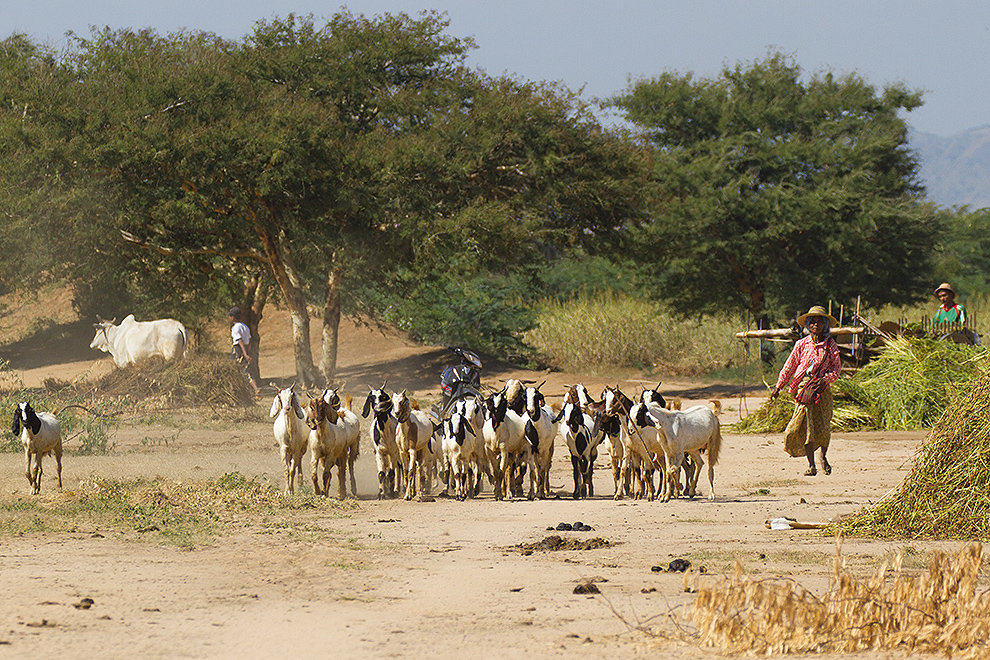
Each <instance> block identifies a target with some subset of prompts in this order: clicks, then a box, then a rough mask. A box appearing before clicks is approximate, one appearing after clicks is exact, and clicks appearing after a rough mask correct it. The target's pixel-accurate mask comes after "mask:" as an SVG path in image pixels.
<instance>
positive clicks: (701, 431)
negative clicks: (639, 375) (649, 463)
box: [645, 403, 722, 502]
mask: <svg viewBox="0 0 990 660" xmlns="http://www.w3.org/2000/svg"><path fill="white" fill-rule="evenodd" d="M645 405H646V409H647V411H648V415H647V416H646V420H652V421H651V422H650V423H652V424H653V425H655V426H656V427H657V429H658V431H659V434H660V444H661V445H662V446H663V453H664V455H665V457H666V463H667V478H666V480H665V484H664V488H663V497H662V499H663V501H664V502H667V501H669V500H670V498H671V497H676V496H677V495H679V492H678V491H679V490H680V484H679V480H678V476H679V472H680V469H681V463H682V462H683V460H684V455H685V454H687V455H689V456H690V457H691V458H692V460H693V461H694V463H695V465H694V476H693V478H691V477H689V478H688V479H687V484H686V485H685V487H686V488H688V489H689V490H688V494H689V495H690V496H692V497H693V496H694V495H695V494H696V493H697V490H698V477H699V475H700V474H701V468H702V467H704V465H705V462H704V461H703V460H702V458H701V450H702V449H705V448H707V449H708V485H709V486H710V487H711V492H710V493H709V495H708V499H710V500H714V499H715V465H716V463H718V459H719V453H720V452H721V449H722V432H721V426H720V424H719V421H718V417H716V416H715V413H714V412H712V410H711V408H709V407H708V406H703V405H702V406H693V407H691V408H688V409H687V410H673V411H671V410H667V409H666V408H664V407H662V406H661V405H659V404H658V403H648V404H645Z"/></svg>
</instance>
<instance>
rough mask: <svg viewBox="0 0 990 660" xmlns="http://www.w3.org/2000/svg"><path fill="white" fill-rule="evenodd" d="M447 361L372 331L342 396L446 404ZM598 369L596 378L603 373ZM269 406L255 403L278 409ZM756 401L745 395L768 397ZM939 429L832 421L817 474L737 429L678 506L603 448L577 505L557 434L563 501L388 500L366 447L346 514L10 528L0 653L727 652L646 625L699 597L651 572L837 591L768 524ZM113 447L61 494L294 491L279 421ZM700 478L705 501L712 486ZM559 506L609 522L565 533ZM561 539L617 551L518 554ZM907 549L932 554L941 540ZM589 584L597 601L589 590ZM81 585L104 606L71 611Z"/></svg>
mask: <svg viewBox="0 0 990 660" xmlns="http://www.w3.org/2000/svg"><path fill="white" fill-rule="evenodd" d="M273 316H274V315H273ZM276 320H277V319H273V320H272V321H270V322H271V323H274V322H275V321H276ZM263 329H265V328H264V326H263ZM278 332H282V330H278V329H276V328H275V327H274V326H273V327H272V328H270V329H269V332H268V334H266V335H265V336H266V337H267V341H266V343H265V344H263V357H262V364H263V374H265V376H266V377H265V380H266V381H268V380H277V379H280V378H285V377H291V372H292V363H291V355H287V354H286V353H285V352H284V351H282V352H280V351H279V347H280V346H282V347H284V346H285V344H284V343H282V340H280V339H279V337H278ZM266 349H267V352H266ZM86 350H88V349H86ZM96 357H98V356H95V355H88V356H87V355H85V353H83V355H82V356H80V357H79V359H76V360H69V361H66V362H60V363H58V364H43V362H44V360H40V359H39V360H37V361H38V362H40V363H39V364H35V363H31V361H30V356H29V355H27V353H25V354H24V355H20V356H18V357H17V359H20V360H22V363H23V364H24V365H25V368H22V369H17V364H16V362H15V360H12V361H11V362H12V364H13V365H14V366H15V369H17V372H18V374H19V375H20V376H21V377H22V378H23V379H24V380H25V382H26V383H28V384H36V383H40V382H41V380H42V379H43V378H44V377H47V376H52V375H54V376H56V377H59V378H71V377H73V376H74V375H76V374H79V373H82V372H85V371H89V372H90V373H96V372H98V371H99V370H102V369H106V368H108V367H107V366H106V364H105V361H104V362H100V363H96V364H94V363H95V362H96V361H95V358H96ZM445 360H446V356H445V355H444V354H443V351H442V350H437V349H429V348H423V347H418V346H414V345H411V344H410V343H408V342H403V341H402V340H401V338H397V337H394V336H384V335H382V334H381V333H378V332H375V331H370V330H368V329H363V328H360V327H356V326H354V327H350V326H349V329H348V332H347V333H345V336H344V339H343V341H342V345H341V358H340V364H341V371H342V379H343V380H346V381H348V385H347V387H346V389H347V390H349V391H353V392H354V393H355V394H356V395H357V396H362V397H363V394H364V393H365V392H367V387H368V386H369V385H375V386H377V385H379V384H381V381H382V380H383V379H384V378H386V377H387V378H388V379H389V387H390V388H398V387H409V388H410V389H411V390H413V391H414V393H415V394H416V396H419V397H421V398H424V399H427V400H429V399H430V398H431V397H435V395H436V391H437V390H436V385H435V384H434V383H435V380H436V375H437V373H438V372H439V369H438V366H439V365H441V364H442V363H443V362H444V361H445ZM508 375H517V376H518V375H526V376H527V377H529V378H533V379H540V380H542V379H543V378H548V380H549V382H548V383H547V385H545V386H544V390H545V391H547V392H550V393H553V392H559V391H561V389H560V388H561V387H562V385H563V384H564V383H566V382H568V381H573V380H575V379H577V378H578V377H576V376H573V375H566V374H538V373H537V374H522V373H520V372H508V371H505V370H502V369H500V368H492V369H488V368H486V371H485V376H486V377H485V381H486V382H489V383H492V384H496V383H497V382H498V380H499V379H500V378H505V377H508ZM624 377H629V375H628V374H625V375H622V376H619V377H615V378H613V379H612V380H610V381H608V382H610V383H612V384H615V383H616V382H618V384H620V385H621V386H622V387H623V389H624V390H626V391H627V392H635V391H636V390H637V388H638V386H639V384H641V382H640V380H639V377H633V378H632V379H631V380H625V379H623V378H624ZM584 380H585V382H586V383H588V384H589V386H590V387H591V389H592V390H593V391H595V390H597V391H600V387H601V385H602V384H603V383H604V382H605V381H604V380H602V379H600V378H587V379H584ZM663 389H664V390H665V391H666V392H668V393H669V392H680V393H681V395H682V396H684V398H685V399H686V401H685V403H688V402H690V401H698V402H701V403H704V402H705V401H707V400H708V399H709V398H721V399H722V400H723V404H724V406H725V408H726V412H725V413H724V415H723V421H724V422H731V421H734V420H735V419H737V418H738V416H739V414H740V412H739V409H740V407H741V405H740V400H739V399H738V398H732V394H733V390H732V388H727V387H722V386H719V385H718V384H697V383H668V384H665V386H664V388H663ZM269 402H270V399H269V400H268V401H263V402H260V403H259V405H261V406H264V407H265V409H266V410H267V406H268V405H269ZM758 404H759V400H757V399H754V398H749V399H748V408H749V409H750V410H755V409H756V407H757V406H758ZM923 437H924V436H923V434H922V433H849V434H836V435H835V437H834V439H833V444H832V449H831V451H830V452H829V457H830V459H831V461H832V464H833V466H834V468H835V471H834V472H833V474H832V475H831V476H824V475H821V474H820V475H819V476H818V477H814V478H811V477H804V476H802V473H803V472H804V469H805V465H804V461H803V459H802V460H795V459H790V458H789V457H787V456H786V455H785V454H784V452H783V443H782V438H781V437H780V436H778V435H767V436H744V435H731V434H726V436H725V444H724V449H723V453H722V460H721V462H720V463H719V465H718V467H717V468H716V477H715V479H716V481H715V486H716V493H717V497H716V499H715V501H713V502H712V501H709V500H708V499H707V498H706V497H703V498H699V499H695V500H675V501H673V502H670V503H660V502H635V501H630V500H623V501H615V500H613V499H612V493H613V487H612V483H611V476H610V474H608V472H607V470H606V469H605V465H606V460H607V455H605V456H601V457H600V458H599V461H598V470H597V471H596V473H595V492H596V497H594V498H591V499H587V500H581V501H575V500H572V499H571V498H570V497H568V493H569V491H570V489H571V487H572V483H571V477H570V467H569V461H568V460H567V458H566V454H567V450H566V447H563V446H559V445H558V447H557V450H556V453H555V459H554V469H553V473H552V486H553V489H554V491H555V492H557V493H558V494H559V497H558V498H556V499H551V500H546V501H535V502H529V501H512V502H494V501H493V500H492V499H491V494H490V489H486V492H485V493H484V494H483V495H482V497H481V498H479V499H477V500H473V501H467V502H457V501H454V500H451V499H447V498H436V499H435V500H434V501H414V502H406V501H402V500H398V501H377V500H376V499H375V494H376V492H377V480H376V477H375V470H374V463H373V459H372V457H371V452H370V449H369V446H368V444H369V441H367V440H365V446H363V447H362V457H361V459H360V461H359V464H358V470H357V472H358V479H359V483H358V486H359V492H360V495H361V496H360V497H359V498H358V500H356V501H355V500H352V501H350V504H349V505H347V506H345V507H344V508H343V510H342V513H341V514H340V515H337V516H328V515H326V514H316V513H313V512H300V513H299V514H298V515H296V516H295V517H294V518H292V519H291V520H290V523H291V524H289V525H287V526H284V527H272V526H265V525H263V524H258V523H257V521H255V522H254V523H251V522H248V521H245V523H244V524H243V525H233V526H231V527H230V528H229V532H228V533H227V534H225V535H224V536H222V537H221V538H217V539H215V541H214V542H213V543H211V544H210V545H208V546H206V547H200V548H197V549H195V550H192V551H188V550H180V549H176V548H173V547H169V546H163V545H159V544H156V543H155V542H153V541H148V540H144V539H142V538H140V537H141V536H142V535H141V534H137V533H134V532H129V533H123V532H120V531H119V530H115V529H112V528H104V527H100V528H97V527H95V526H87V525H86V524H80V526H79V528H78V529H77V530H76V531H74V532H71V533H59V534H50V533H49V534H44V533H26V534H23V535H20V536H16V537H0V566H2V572H0V592H2V593H3V595H4V597H3V598H2V599H0V657H11V658H13V657H18V658H20V657H24V658H27V657H35V658H45V657H52V658H53V657H66V658H86V657H95V658H136V657H140V658H183V657H190V658H234V657H236V658H270V657H296V656H301V655H307V656H309V657H348V658H382V657H394V658H425V657H441V658H443V657H473V658H517V657H525V656H530V657H539V658H543V657H547V658H551V657H569V658H601V657H609V658H638V657H658V656H659V657H683V658H699V657H711V656H712V655H713V652H712V651H709V650H704V649H699V648H697V647H696V646H694V645H692V644H690V643H686V642H682V641H677V640H670V639H665V638H664V637H660V636H657V635H656V634H650V633H651V632H652V633H656V632H658V631H663V630H665V631H670V630H671V626H670V625H669V624H667V623H665V618H666V615H667V613H668V612H670V611H671V610H678V611H681V610H684V609H685V606H687V605H689V604H690V603H691V601H692V598H693V597H692V596H691V595H690V594H687V593H684V589H683V577H682V575H680V574H668V573H662V572H654V571H652V570H651V568H652V567H653V566H658V565H659V566H666V565H667V564H668V563H669V562H670V561H671V560H672V559H674V558H681V557H684V558H688V559H689V560H690V561H691V562H692V564H693V566H694V567H696V568H697V567H700V566H704V567H705V569H706V572H707V573H708V574H709V575H710V577H708V578H707V579H715V578H716V577H717V576H719V575H723V574H725V573H727V572H731V570H732V564H733V562H734V561H735V560H737V559H738V560H740V561H742V562H743V564H744V565H745V566H746V567H747V569H749V570H750V571H752V572H754V573H756V574H759V575H761V576H767V577H776V576H781V577H788V578H793V579H796V580H798V581H799V582H800V583H802V584H803V585H805V586H806V587H809V588H811V589H812V590H813V591H816V592H819V593H821V592H822V591H824V590H825V589H826V588H827V587H828V578H829V575H830V569H831V564H832V562H831V558H832V557H833V556H834V541H833V540H832V539H829V538H825V537H821V536H818V535H816V533H815V532H813V531H797V530H786V531H771V530H768V529H767V528H766V526H765V524H764V523H765V521H766V520H767V519H770V518H774V517H778V516H790V517H793V518H797V519H799V520H802V521H825V520H828V519H830V518H832V517H834V516H839V515H843V514H848V513H850V512H853V511H856V510H858V509H859V508H861V507H863V506H866V505H869V504H870V503H872V502H876V501H877V500H878V499H879V498H881V497H882V496H883V495H884V494H885V493H887V492H888V491H890V490H891V489H892V488H894V487H895V486H896V485H897V484H898V483H899V482H900V481H901V480H902V479H903V477H904V476H905V475H906V474H907V473H908V471H909V470H910V467H911V462H912V459H913V456H914V453H915V451H916V449H917V448H918V447H919V445H920V443H921V442H922V440H923ZM115 442H116V447H115V450H114V451H113V452H112V453H111V454H109V455H106V456H77V455H73V454H71V453H70V454H68V455H67V456H66V457H65V458H64V486H65V489H66V490H73V489H76V488H78V487H79V483H80V481H81V480H84V479H87V478H90V477H91V476H105V477H109V478H113V479H122V478H126V477H130V476H143V477H151V476H157V475H160V476H164V477H168V478H172V479H179V480H184V481H198V480H203V479H208V478H213V477H216V476H219V475H222V474H224V473H226V472H231V471H237V472H240V473H242V474H244V475H247V476H251V477H259V478H262V479H267V480H270V481H271V482H272V483H276V484H280V483H281V479H282V477H281V465H280V463H279V459H278V455H277V450H276V448H275V445H274V440H273V438H272V434H271V427H270V425H268V424H266V423H257V424H254V423H252V424H243V425H241V426H238V427H236V429H235V430H231V431H224V432H210V431H202V430H190V429H178V430H177V429H173V428H168V427H158V426H150V425H146V424H142V425H137V424H135V425H128V424H124V425H122V426H121V428H120V430H119V432H118V434H117V436H116V438H115ZM69 449H70V450H71V449H72V445H71V444H70V445H69ZM22 461H23V458H22V457H21V456H19V455H13V454H2V455H0V497H2V498H3V499H4V500H7V501H10V500H16V499H17V498H26V497H29V496H28V495H27V482H26V480H25V479H24V476H23V463H22ZM306 463H307V466H308V459H307V461H306ZM46 466H47V468H48V469H47V470H46V473H45V481H44V484H43V487H42V495H41V497H42V498H44V497H52V496H53V493H54V492H55V491H56V488H55V485H56V484H55V482H54V469H53V467H54V466H53V465H52V463H51V461H48V462H47V463H46ZM307 474H308V473H307ZM335 478H336V475H335ZM701 490H702V493H703V495H705V496H707V495H708V492H709V489H708V485H707V483H704V485H703V486H702V489H701ZM562 521H566V522H574V521H582V522H584V523H586V524H588V525H591V526H592V527H593V528H594V529H593V531H592V532H559V533H558V532H551V531H548V530H547V528H548V527H551V526H556V525H557V523H559V522H562ZM551 534H560V535H561V536H564V537H567V538H580V539H588V538H593V537H601V538H603V539H606V540H607V541H608V542H609V546H608V547H604V548H600V549H597V550H580V551H579V550H571V551H556V552H542V551H537V552H533V553H532V554H529V555H525V554H523V553H521V552H518V551H515V550H512V549H510V546H513V545H516V544H520V543H531V542H534V541H539V540H541V539H543V538H545V537H546V536H549V535H551ZM904 545H905V544H903V543H888V542H878V541H866V540H855V539H853V540H847V541H846V543H845V545H844V550H843V554H844V555H845V556H847V557H848V558H849V561H850V562H851V564H852V565H854V566H857V567H861V568H862V570H863V571H864V572H867V571H870V572H872V569H873V568H874V567H875V566H877V565H878V564H879V562H880V559H881V558H883V557H887V556H890V555H892V554H893V552H894V551H895V550H897V549H898V548H902V547H904ZM910 545H911V546H912V547H913V548H914V549H916V550H917V551H919V553H922V554H923V551H925V550H928V549H931V548H932V547H935V544H924V543H912V544H910ZM587 580H594V581H595V583H596V584H597V586H598V587H599V589H600V591H601V593H600V594H599V595H581V594H575V593H574V588H575V586H576V584H578V583H579V582H582V581H587ZM82 598H91V599H92V600H93V601H94V605H93V606H92V607H91V608H89V609H77V608H75V607H74V604H76V603H78V602H79V601H80V600H81V599H82ZM878 657H879V656H878ZM883 657H886V654H885V655H884V656H883Z"/></svg>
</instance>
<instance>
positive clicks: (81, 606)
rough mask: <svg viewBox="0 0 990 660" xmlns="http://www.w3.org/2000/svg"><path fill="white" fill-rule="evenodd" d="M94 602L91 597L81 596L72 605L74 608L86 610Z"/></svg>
mask: <svg viewBox="0 0 990 660" xmlns="http://www.w3.org/2000/svg"><path fill="white" fill-rule="evenodd" d="M94 604H95V601H94V600H93V599H92V598H83V599H82V600H81V601H79V602H78V603H75V604H74V605H73V607H74V608H76V609H77V610H88V609H89V608H91V607H92V606H93V605H94Z"/></svg>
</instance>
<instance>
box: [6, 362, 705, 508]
mask: <svg viewBox="0 0 990 660" xmlns="http://www.w3.org/2000/svg"><path fill="white" fill-rule="evenodd" d="M345 399H346V400H342V399H341V396H340V394H339V393H338V391H337V390H335V389H327V390H324V391H323V392H322V394H320V395H319V396H317V397H314V398H312V399H310V400H309V401H308V402H307V404H306V405H305V407H304V406H303V405H302V403H301V402H300V400H299V397H298V395H297V394H296V393H295V392H294V391H293V389H292V388H291V387H290V388H286V389H282V390H280V391H279V392H278V394H276V396H275V398H274V400H273V401H272V408H271V413H270V414H271V417H273V418H275V419H274V423H273V426H272V429H273V432H274V435H275V439H276V440H277V441H278V444H279V448H280V453H281V457H282V462H283V464H284V468H285V483H286V491H287V492H288V493H293V492H294V491H295V488H296V486H297V484H298V483H299V482H301V481H302V479H303V457H304V456H305V454H306V452H307V451H308V452H309V453H310V466H311V468H310V476H311V478H312V481H313V491H314V492H315V493H316V494H318V495H324V496H328V495H329V489H330V482H331V470H332V469H333V468H334V467H336V468H337V497H338V498H339V499H344V497H345V496H346V492H347V489H346V482H347V474H348V473H349V474H350V485H351V493H352V494H353V495H354V496H356V495H357V483H356V479H355V475H354V463H355V461H356V460H357V458H358V454H359V446H360V442H361V422H360V419H359V418H358V416H357V414H356V413H355V412H353V411H352V410H351V404H352V399H351V397H349V396H346V395H345ZM671 407H676V406H671ZM717 412H718V407H717V405H716V409H715V410H713V409H712V408H709V407H708V406H704V405H699V406H694V407H692V408H689V409H687V410H683V411H682V410H670V409H668V406H667V404H666V402H665V401H664V399H663V397H662V396H661V395H660V394H659V393H658V392H657V391H656V390H650V389H646V390H643V392H642V393H641V394H640V396H639V400H638V401H633V400H632V399H630V398H629V397H627V396H626V395H625V394H623V393H622V392H621V391H620V390H619V388H618V387H606V388H605V389H604V391H603V392H602V395H601V399H600V400H597V401H596V400H594V399H593V398H592V396H591V395H590V394H589V393H588V390H587V388H585V387H584V386H583V385H574V386H571V387H569V388H568V389H567V390H566V392H565V394H564V399H563V403H562V405H561V406H560V407H559V408H558V409H557V410H554V408H552V407H551V406H549V405H547V402H546V399H545V397H544V395H543V394H542V393H541V392H540V387H539V386H537V387H532V386H527V385H525V384H523V383H522V382H521V381H518V380H510V381H508V382H507V383H506V386H505V387H504V388H502V390H500V391H496V392H494V393H492V394H491V395H489V396H487V397H473V396H472V397H467V398H463V399H459V400H457V401H455V402H454V404H453V405H452V406H451V407H450V412H449V414H448V415H446V416H445V417H444V418H443V419H440V418H439V417H438V416H437V415H435V414H433V413H429V412H426V411H423V410H420V409H419V406H418V405H417V404H416V402H415V401H414V400H412V399H410V398H409V397H408V395H407V393H406V392H405V391H402V392H398V391H397V392H392V393H389V392H388V391H386V390H385V386H384V385H383V386H382V387H381V388H378V389H373V390H371V391H370V392H369V393H368V396H367V399H366V400H365V402H364V408H363V410H362V416H363V417H364V418H366V419H367V418H370V428H369V430H368V434H369V436H370V439H371V445H372V447H373V448H374V453H375V460H376V463H377V468H378V484H379V490H378V497H379V498H380V499H383V498H393V497H397V496H398V495H399V493H400V492H401V491H402V490H403V489H404V490H405V493H404V496H405V498H406V499H407V500H410V499H413V498H415V497H417V496H423V495H429V494H430V491H431V489H432V486H433V482H434V479H435V478H437V477H439V478H440V480H441V482H442V483H443V484H444V485H445V488H446V490H447V492H448V493H449V492H451V491H452V492H453V496H454V497H456V498H457V499H459V500H464V499H466V498H469V497H476V496H478V495H479V493H480V492H481V489H482V481H483V478H487V479H488V481H489V482H490V483H491V485H492V487H493V489H494V497H495V499H496V500H503V499H510V498H521V497H523V491H524V488H523V481H524V479H525V477H526V475H527V474H528V475H529V491H528V493H527V495H526V496H527V497H528V498H529V499H534V498H537V497H538V498H541V499H544V498H547V497H549V496H550V464H551V462H552V459H553V452H554V446H555V445H556V444H558V438H559V439H560V440H559V442H560V444H563V445H566V446H567V449H568V452H569V454H570V458H571V465H572V467H573V473H574V491H573V496H574V498H581V497H590V496H593V495H594V483H593V473H594V465H595V460H596V458H597V457H598V448H599V446H601V445H602V444H604V445H605V447H606V448H607V451H608V455H609V459H610V463H611V468H612V478H613V480H614V483H615V499H622V498H623V497H625V496H631V497H634V498H636V499H649V500H653V499H656V498H658V497H659V498H660V499H661V500H663V501H665V502H666V501H668V500H670V499H671V498H672V497H678V496H679V495H680V493H681V488H680V480H679V477H680V471H681V468H682V467H683V468H684V471H685V488H684V492H685V493H686V494H687V495H688V496H690V497H694V496H695V494H696V493H697V484H698V477H699V475H700V473H701V468H702V467H703V466H704V465H705V460H704V459H703V458H702V452H706V453H707V464H708V484H709V488H710V490H709V495H708V497H709V499H714V498H715V469H714V468H715V465H716V464H717V463H718V459H719V453H720V451H721V445H722V436H721V431H720V426H719V420H718V417H717ZM11 431H13V433H14V435H15V436H19V437H20V439H21V441H22V443H23V445H24V452H25V457H26V462H27V471H26V473H25V474H26V476H27V479H28V482H29V483H30V484H31V493H32V494H37V493H39V492H40V490H41V476H42V468H41V459H42V457H43V456H44V455H46V454H53V455H54V457H55V461H56V467H57V471H58V486H59V488H61V487H62V437H61V431H60V428H59V422H58V419H57V418H56V417H55V415H54V414H52V413H47V412H39V413H36V412H35V411H34V410H33V409H32V407H31V405H30V404H29V403H20V404H19V405H18V407H17V409H16V410H15V414H14V421H13V425H12V426H11ZM654 473H656V474H658V475H659V476H658V483H657V484H656V486H655V485H654Z"/></svg>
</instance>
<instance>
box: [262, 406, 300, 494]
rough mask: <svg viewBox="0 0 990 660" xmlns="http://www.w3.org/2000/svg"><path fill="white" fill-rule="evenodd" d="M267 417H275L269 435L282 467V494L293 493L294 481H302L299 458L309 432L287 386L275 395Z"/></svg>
mask: <svg viewBox="0 0 990 660" xmlns="http://www.w3.org/2000/svg"><path fill="white" fill-rule="evenodd" d="M268 416H269V417H275V422H274V423H273V424H272V432H273V433H274V434H275V440H276V442H278V450H279V454H280V455H281V457H282V463H283V464H284V465H285V492H287V493H294V492H295V490H296V486H295V484H296V479H297V478H298V479H299V480H300V481H302V458H303V455H304V454H305V453H306V446H307V444H308V440H309V429H308V428H306V413H305V412H303V409H302V406H301V405H299V399H298V398H297V397H296V393H295V392H293V391H292V388H291V387H287V388H285V389H283V390H279V392H278V394H276V395H275V399H274V400H273V401H272V409H271V412H270V413H268Z"/></svg>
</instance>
